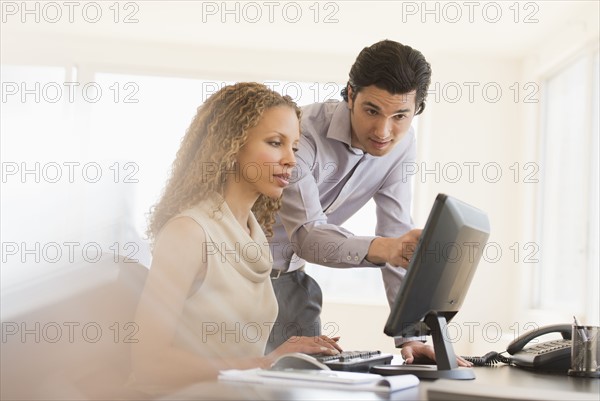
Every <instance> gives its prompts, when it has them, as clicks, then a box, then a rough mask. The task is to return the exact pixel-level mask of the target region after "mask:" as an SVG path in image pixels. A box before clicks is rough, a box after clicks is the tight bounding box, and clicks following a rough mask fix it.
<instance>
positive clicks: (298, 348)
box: [262, 335, 342, 368]
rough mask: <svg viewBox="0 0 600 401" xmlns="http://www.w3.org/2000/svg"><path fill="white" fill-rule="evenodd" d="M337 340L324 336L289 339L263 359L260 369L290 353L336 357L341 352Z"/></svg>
mask: <svg viewBox="0 0 600 401" xmlns="http://www.w3.org/2000/svg"><path fill="white" fill-rule="evenodd" d="M339 339H340V338H339V337H327V336H325V335H322V336H316V337H298V336H293V337H290V338H288V339H287V340H286V342H284V343H283V344H281V345H280V346H279V347H277V348H276V349H275V350H274V351H273V352H271V353H270V354H268V355H267V356H266V357H265V361H264V362H265V366H262V367H266V368H268V367H270V366H271V365H272V364H273V362H275V359H277V358H278V357H280V356H281V355H284V354H289V353H291V352H301V353H303V354H325V355H337V354H339V353H340V352H341V351H342V348H341V347H340V346H339V344H338V343H337V342H338V340H339Z"/></svg>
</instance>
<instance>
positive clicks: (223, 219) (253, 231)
mask: <svg viewBox="0 0 600 401" xmlns="http://www.w3.org/2000/svg"><path fill="white" fill-rule="evenodd" d="M194 208H195V209H200V210H201V211H202V212H203V214H205V215H206V216H207V217H208V218H207V219H203V222H202V223H203V224H205V225H206V226H207V228H210V230H207V231H210V233H211V237H214V238H207V247H206V249H207V252H208V253H212V254H215V255H218V257H219V260H220V261H222V262H223V263H229V264H230V265H231V266H233V267H234V268H235V270H236V271H237V272H238V273H240V274H241V275H242V276H244V277H246V278H247V279H248V280H251V281H253V282H255V283H259V282H262V281H264V280H266V279H267V278H269V277H270V273H271V267H272V264H273V260H272V257H271V251H270V249H269V245H268V241H267V238H266V237H265V234H264V232H263V230H262V228H261V227H260V224H259V223H258V221H257V220H256V217H255V216H254V214H253V213H250V215H249V216H248V227H249V228H250V234H248V232H246V230H244V229H243V228H242V227H241V226H240V223H239V222H238V221H237V219H236V218H235V216H234V215H233V212H232V211H231V209H230V208H229V205H228V204H227V202H226V201H225V199H223V197H221V196H219V195H213V196H211V197H210V198H209V199H206V200H205V201H202V202H200V203H199V204H198V205H196V207H194Z"/></svg>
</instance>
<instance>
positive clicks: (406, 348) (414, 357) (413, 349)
mask: <svg viewBox="0 0 600 401" xmlns="http://www.w3.org/2000/svg"><path fill="white" fill-rule="evenodd" d="M400 354H401V355H402V359H404V362H406V363H414V362H415V361H417V363H420V362H421V361H428V362H435V351H434V350H433V347H432V346H431V345H427V344H423V343H422V342H420V341H409V342H407V343H404V344H402V351H400ZM456 363H458V366H464V367H471V366H473V364H472V363H471V362H468V361H466V360H465V359H463V358H462V357H460V356H457V357H456Z"/></svg>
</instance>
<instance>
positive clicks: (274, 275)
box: [271, 266, 304, 280]
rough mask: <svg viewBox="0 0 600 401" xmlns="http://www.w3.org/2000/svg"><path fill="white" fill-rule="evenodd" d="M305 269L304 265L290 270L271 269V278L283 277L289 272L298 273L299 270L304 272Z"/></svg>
mask: <svg viewBox="0 0 600 401" xmlns="http://www.w3.org/2000/svg"><path fill="white" fill-rule="evenodd" d="M303 271H304V266H301V267H300V268H298V269H296V270H292V271H291V272H290V271H286V272H284V271H283V270H275V269H273V270H271V279H273V280H277V279H278V278H280V277H282V276H287V275H288V274H294V273H298V272H303Z"/></svg>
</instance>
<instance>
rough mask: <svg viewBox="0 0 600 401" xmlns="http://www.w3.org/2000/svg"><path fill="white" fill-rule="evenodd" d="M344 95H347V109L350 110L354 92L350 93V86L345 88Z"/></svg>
mask: <svg viewBox="0 0 600 401" xmlns="http://www.w3.org/2000/svg"><path fill="white" fill-rule="evenodd" d="M346 93H347V94H348V108H349V109H350V110H352V106H353V104H354V100H353V96H354V92H353V91H352V87H351V86H350V84H348V86H347V87H346Z"/></svg>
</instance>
